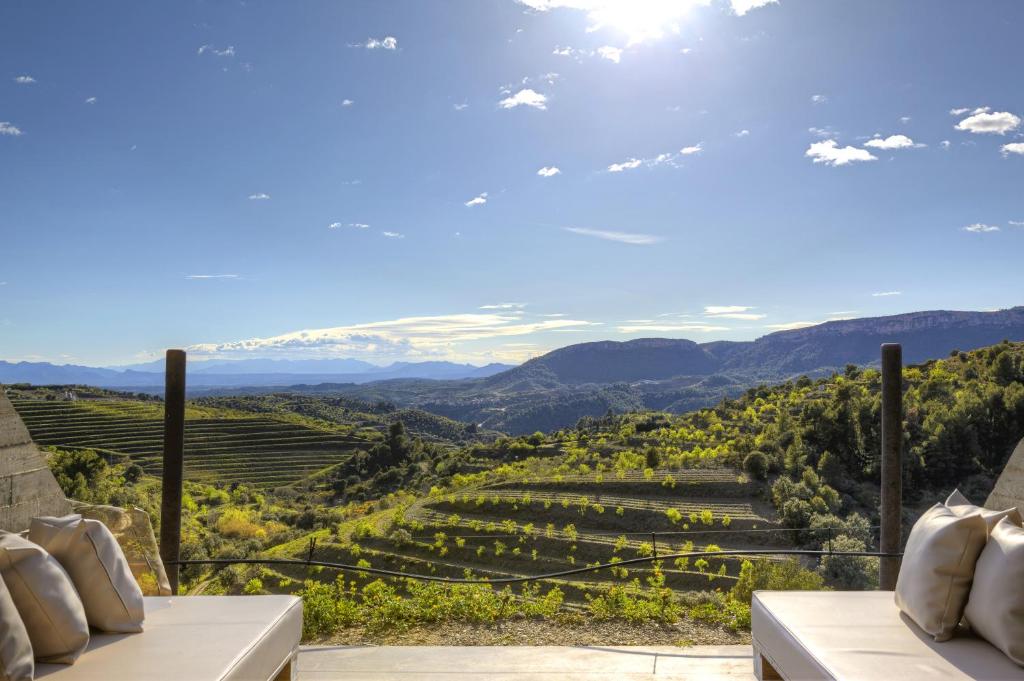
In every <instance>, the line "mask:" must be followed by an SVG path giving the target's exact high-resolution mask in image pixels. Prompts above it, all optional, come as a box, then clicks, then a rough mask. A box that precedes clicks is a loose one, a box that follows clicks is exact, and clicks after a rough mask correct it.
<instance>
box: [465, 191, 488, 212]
mask: <svg viewBox="0 0 1024 681" xmlns="http://www.w3.org/2000/svg"><path fill="white" fill-rule="evenodd" d="M485 203H487V192H482V193H480V194H477V195H476V196H474V197H473V198H471V199H470V200H469V201H466V202H465V203H464V204H463V205H464V206H466V207H467V208H472V207H473V206H482V205H484V204H485Z"/></svg>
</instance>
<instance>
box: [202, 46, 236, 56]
mask: <svg viewBox="0 0 1024 681" xmlns="http://www.w3.org/2000/svg"><path fill="white" fill-rule="evenodd" d="M207 52H209V53H210V54H212V55H215V56H217V57H234V56H235V46H234V45H228V46H227V47H225V48H224V49H223V50H219V49H217V48H216V47H214V46H213V45H201V46H200V47H199V49H198V50H196V54H199V55H202V54H205V53H207Z"/></svg>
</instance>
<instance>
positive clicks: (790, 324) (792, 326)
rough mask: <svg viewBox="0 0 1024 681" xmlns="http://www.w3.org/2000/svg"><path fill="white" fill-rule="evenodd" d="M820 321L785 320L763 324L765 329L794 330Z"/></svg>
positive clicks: (814, 324) (815, 324)
mask: <svg viewBox="0 0 1024 681" xmlns="http://www.w3.org/2000/svg"><path fill="white" fill-rule="evenodd" d="M820 323H821V322H785V323H783V324H765V328H766V329H774V330H775V331H795V330H796V329H806V328H807V327H808V326H817V325H818V324H820Z"/></svg>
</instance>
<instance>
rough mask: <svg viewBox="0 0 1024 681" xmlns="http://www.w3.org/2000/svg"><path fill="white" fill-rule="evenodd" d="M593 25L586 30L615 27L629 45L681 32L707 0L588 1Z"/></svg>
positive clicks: (589, 14) (589, 15)
mask: <svg viewBox="0 0 1024 681" xmlns="http://www.w3.org/2000/svg"><path fill="white" fill-rule="evenodd" d="M585 4H586V5H587V7H586V9H587V10H588V17H589V18H590V21H591V25H590V26H589V27H588V28H587V31H588V32H589V31H597V30H600V29H613V30H617V31H621V32H622V33H624V34H626V36H627V43H626V44H627V47H628V46H630V45H636V44H639V43H645V42H650V41H654V40H660V39H661V38H663V37H665V34H666V33H672V34H678V33H679V30H680V23H681V22H682V20H683V19H684V18H685V17H686V15H687V14H688V13H689V12H690V10H692V9H693V8H694V7H698V6H703V5H707V4H708V0H594V1H593V2H588V3H585Z"/></svg>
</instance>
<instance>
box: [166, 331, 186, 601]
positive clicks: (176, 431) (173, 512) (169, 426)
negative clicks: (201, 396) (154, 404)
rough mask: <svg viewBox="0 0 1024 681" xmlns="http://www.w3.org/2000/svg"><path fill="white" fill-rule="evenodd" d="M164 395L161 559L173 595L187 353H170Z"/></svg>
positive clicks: (182, 461) (179, 544)
mask: <svg viewBox="0 0 1024 681" xmlns="http://www.w3.org/2000/svg"><path fill="white" fill-rule="evenodd" d="M164 390H165V394H164V472H163V482H162V485H161V488H162V495H161V500H160V558H161V559H162V560H163V561H164V567H165V569H166V570H167V580H168V581H169V582H170V583H171V593H172V594H175V595H177V593H178V564H177V561H178V556H179V549H180V547H181V481H182V477H183V472H184V459H185V351H184V350H168V351H167V373H166V378H165V388H164Z"/></svg>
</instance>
